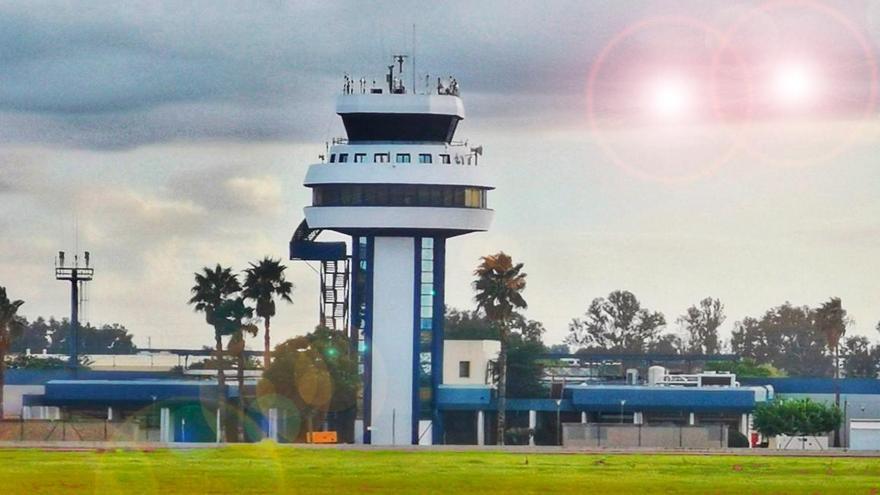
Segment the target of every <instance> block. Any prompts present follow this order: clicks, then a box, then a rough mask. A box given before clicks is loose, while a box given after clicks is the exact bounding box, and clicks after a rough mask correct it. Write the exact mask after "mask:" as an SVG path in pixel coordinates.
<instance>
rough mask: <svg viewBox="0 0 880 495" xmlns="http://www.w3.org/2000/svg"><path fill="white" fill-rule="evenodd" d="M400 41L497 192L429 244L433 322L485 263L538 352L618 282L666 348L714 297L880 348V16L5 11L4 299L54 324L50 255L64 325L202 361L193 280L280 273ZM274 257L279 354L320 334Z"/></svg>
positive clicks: (336, 6)
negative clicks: (192, 350)
mask: <svg viewBox="0 0 880 495" xmlns="http://www.w3.org/2000/svg"><path fill="white" fill-rule="evenodd" d="M413 25H415V26H416V68H417V72H418V74H419V77H420V78H421V77H423V75H424V74H425V73H428V74H431V75H432V77H436V76H438V75H444V76H446V75H449V74H453V75H455V77H456V79H457V80H458V81H459V83H460V86H461V90H462V97H463V99H464V103H465V106H466V111H467V119H466V120H465V121H464V122H463V123H462V125H460V126H459V130H458V132H457V136H456V137H457V138H459V139H467V140H469V142H471V143H472V144H481V145H483V146H484V149H485V155H484V156H483V159H482V160H481V164H480V166H485V167H488V168H489V169H490V170H491V173H492V174H493V176H494V177H495V182H496V186H497V189H496V190H495V191H493V192H492V193H491V194H490V196H489V202H490V203H489V204H490V207H492V208H493V209H495V211H496V216H495V222H494V224H493V226H492V228H491V230H490V231H489V232H486V233H479V234H471V235H467V236H462V237H457V238H454V239H452V240H451V241H450V242H449V244H448V252H447V256H448V259H447V303H448V304H449V305H450V306H453V307H457V308H462V309H469V308H472V307H473V306H474V303H473V293H472V290H471V286H470V282H471V279H472V271H473V269H474V267H475V265H476V264H477V262H478V259H479V257H480V256H481V255H484V254H488V253H493V252H497V251H499V250H503V251H505V252H507V253H509V254H511V255H512V256H513V257H514V259H515V260H517V261H521V262H523V263H524V264H525V271H526V272H527V273H528V286H527V289H526V293H525V296H526V299H527V300H528V303H529V308H528V311H527V316H528V317H529V318H532V319H535V320H539V321H542V322H543V323H544V324H545V326H546V328H547V335H546V336H545V341H547V342H548V343H556V342H560V341H561V340H562V339H563V338H564V337H565V335H566V334H567V329H568V323H569V322H570V321H571V319H572V318H576V317H578V316H579V315H581V314H582V313H583V312H584V310H585V309H586V308H587V306H588V305H589V303H590V301H591V300H592V299H593V298H596V297H602V296H606V295H607V294H608V293H609V292H610V291H612V290H616V289H627V290H630V291H632V292H634V293H635V294H636V296H637V297H638V298H639V299H640V300H641V301H642V303H643V304H644V305H645V306H646V307H648V308H650V309H653V310H658V311H661V312H663V313H664V314H665V315H666V318H667V321H668V322H669V324H668V326H667V329H668V331H671V332H680V328H679V326H678V325H677V324H676V323H675V320H676V318H677V317H678V315H681V314H682V313H683V312H684V311H685V309H686V308H687V307H688V306H689V305H691V304H695V303H697V302H698V301H699V300H700V299H702V298H704V297H708V296H711V297H717V298H719V299H721V301H722V302H723V303H724V304H725V307H726V313H727V315H728V319H727V321H726V322H725V324H724V325H723V326H722V336H723V337H724V338H727V337H728V336H729V332H730V330H731V329H732V328H733V325H734V323H735V322H736V321H738V320H741V319H742V318H744V317H746V316H760V315H761V314H762V313H763V312H764V311H765V310H767V309H768V308H770V307H772V306H775V305H779V304H782V303H784V302H786V301H790V302H791V303H793V304H797V305H810V306H816V305H818V304H820V303H821V302H823V301H824V300H827V299H828V298H829V297H831V296H837V297H841V298H842V300H843V304H844V307H845V308H846V309H847V310H848V311H849V314H850V316H851V317H852V318H853V320H854V323H853V325H852V326H851V327H850V330H849V332H850V333H852V334H859V335H867V336H870V337H871V338H872V339H874V340H877V339H876V337H880V334H877V332H876V330H875V326H876V325H877V324H878V321H880V256H878V253H880V195H878V194H877V187H878V184H880V159H878V157H880V125H878V121H877V115H876V114H877V101H876V100H877V85H878V80H877V79H878V76H877V61H876V58H877V54H878V49H877V46H878V43H880V1H878V0H860V1H840V2H827V3H820V2H808V1H784V2H769V3H766V2H731V1H696V0H695V1H675V0H667V1H664V2H648V1H643V2H638V1H629V2H620V1H617V0H610V1H591V2H575V1H572V2H564V1H554V2H540V3H539V2H518V3H513V2H509V1H481V2H403V1H395V2H370V1H357V2H330V1H314V2H310V1H296V2H280V1H276V2H269V1H267V2H251V3H248V4H246V5H245V4H241V3H237V2H219V1H212V2H168V3H160V2H124V3H122V4H120V3H119V2H101V1H93V2H80V3H74V2H63V1H62V2H58V1H55V2H39V1H36V2H35V1H27V2H0V285H2V286H6V287H7V290H8V292H9V294H10V296H11V297H13V298H18V299H24V300H25V301H26V304H25V305H24V306H23V307H22V310H21V313H23V314H24V315H25V316H27V317H28V318H34V317H36V316H45V317H48V316H51V315H54V316H56V317H62V316H66V315H67V314H68V313H69V295H68V287H67V286H65V285H64V284H63V283H61V282H57V281H55V280H54V277H53V260H54V257H55V255H56V253H57V252H58V251H60V250H65V251H67V252H68V253H72V252H74V251H76V250H77V249H79V251H83V250H89V251H90V252H91V253H92V260H93V265H94V266H95V268H96V276H95V280H94V281H93V282H92V283H90V284H89V286H88V291H87V301H86V303H85V310H84V320H85V321H90V322H92V323H95V324H99V323H109V322H118V323H120V324H123V325H125V326H126V327H127V328H129V329H130V330H131V331H132V333H133V334H134V335H135V343H136V344H137V345H139V346H142V347H144V346H146V345H147V344H148V342H149V343H151V344H152V345H153V346H154V347H200V346H202V345H210V344H211V340H212V330H211V329H210V327H208V326H207V325H206V324H205V323H204V319H203V317H202V316H200V315H198V314H196V313H194V312H193V311H192V309H191V308H190V307H189V306H187V304H186V301H187V299H188V297H189V289H190V287H191V286H192V283H193V272H195V271H196V270H198V269H200V267H202V266H205V265H213V264H215V263H221V264H223V265H226V266H232V267H234V268H235V269H237V270H241V269H244V268H246V267H247V264H248V262H251V261H254V260H257V259H260V258H262V257H263V256H272V257H276V258H282V259H284V258H286V254H287V248H288V246H287V245H288V241H289V239H290V236H291V235H292V233H293V230H294V229H295V227H296V226H297V224H298V223H299V222H300V221H301V219H302V217H303V215H302V208H303V207H304V206H306V205H307V204H308V202H309V200H310V195H309V194H308V190H307V189H306V188H304V187H303V186H302V179H303V177H304V174H305V171H306V168H307V167H308V165H309V164H311V163H314V162H316V161H317V156H318V155H319V154H321V153H323V151H324V146H325V144H324V143H325V142H326V141H328V140H330V139H331V138H333V137H339V136H342V135H343V134H344V131H343V129H342V126H341V123H340V121H339V118H338V116H336V115H335V114H334V98H335V95H336V94H338V93H339V92H340V91H341V88H342V82H343V75H344V74H345V73H348V74H351V75H353V76H354V77H360V76H365V77H367V78H368V79H373V78H375V79H379V80H381V78H382V77H383V73H384V66H386V65H387V64H388V63H390V62H389V61H390V57H391V55H392V54H393V53H410V54H411V53H412V50H413V47H412V39H413ZM324 235H325V236H327V238H328V239H331V238H332V234H330V235H328V234H324ZM287 264H288V277H289V278H290V279H291V280H292V281H293V282H294V284H295V285H296V288H295V291H294V296H293V297H294V303H293V304H292V305H280V306H279V308H278V316H277V318H276V319H275V320H273V325H272V331H273V339H274V340H275V341H276V342H279V341H281V340H282V339H285V338H289V337H292V336H294V335H298V334H302V333H305V332H308V331H310V330H311V329H313V328H314V326H315V324H316V323H317V320H318V290H317V288H318V280H317V276H316V275H315V273H314V272H313V271H312V268H311V267H309V266H307V265H306V264H305V263H302V262H287ZM148 339H149V340H148ZM259 342H261V339H256V340H254V341H253V342H251V343H250V347H252V348H259V346H260V343H259Z"/></svg>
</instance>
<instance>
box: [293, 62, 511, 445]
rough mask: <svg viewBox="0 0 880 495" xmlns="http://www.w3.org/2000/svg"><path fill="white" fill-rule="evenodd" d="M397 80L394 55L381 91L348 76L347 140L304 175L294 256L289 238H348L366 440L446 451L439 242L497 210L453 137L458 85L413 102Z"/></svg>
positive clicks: (472, 151) (478, 225) (482, 225)
mask: <svg viewBox="0 0 880 495" xmlns="http://www.w3.org/2000/svg"><path fill="white" fill-rule="evenodd" d="M395 69H397V70H396V71H395ZM402 76H403V57H395V64H393V65H390V66H388V73H387V75H386V81H385V83H386V84H384V85H381V86H378V87H377V86H376V85H375V83H374V84H373V86H372V87H371V86H370V85H369V84H368V83H367V81H366V80H365V79H360V80H355V79H352V78H349V77H346V78H345V84H344V87H343V94H341V95H340V96H339V97H338V100H337V102H336V113H337V114H339V116H340V117H342V122H343V124H344V126H345V131H346V134H347V139H336V140H334V141H333V142H332V145H331V146H329V148H328V150H327V155H326V156H324V157H323V160H322V163H316V164H313V165H311V166H310V167H309V169H308V172H307V174H306V179H305V186H306V187H309V188H311V190H312V205H311V206H308V207H306V208H305V221H304V222H303V224H301V225H300V229H298V230H297V234H295V235H294V239H293V241H292V242H291V256H292V257H295V253H294V243H295V242H297V238H299V239H301V240H307V241H311V240H313V239H314V237H315V234H314V232H319V231H320V230H323V229H327V230H333V231H336V232H340V233H343V234H345V235H349V236H351V246H352V247H351V256H350V259H351V266H352V269H351V276H350V277H346V278H349V279H350V281H351V282H350V284H348V287H350V301H351V304H350V305H347V306H350V315H349V317H348V318H347V319H348V320H349V321H350V323H349V324H350V329H349V330H350V332H351V335H352V336H353V337H355V338H357V339H358V340H359V341H360V346H359V347H360V349H361V351H362V360H363V377H364V383H363V386H364V401H363V424H364V431H363V435H364V436H363V438H364V442H365V443H371V444H375V445H391V444H397V445H401V444H418V443H420V442H421V443H427V442H426V441H427V440H429V439H432V442H431V443H441V442H442V438H443V433H442V432H443V425H442V421H441V417H440V414H439V412H438V410H437V408H436V405H435V401H434V399H435V397H436V396H437V389H438V387H439V385H440V384H441V381H442V374H443V366H442V362H443V355H442V353H443V305H444V272H445V258H446V247H447V242H446V241H447V239H449V238H451V237H455V236H458V235H462V234H467V233H469V232H478V231H485V230H487V229H488V228H489V225H490V224H491V221H492V216H493V213H494V212H493V211H492V210H490V209H489V207H488V205H487V202H486V198H487V193H488V191H489V190H491V189H493V187H492V185H491V183H490V181H489V176H488V174H487V173H486V170H485V169H484V168H483V167H482V164H478V161H479V158H480V156H481V155H482V148H476V147H470V146H468V144H467V143H466V142H464V143H463V142H456V141H454V140H453V138H454V135H455V130H456V127H457V125H458V123H459V122H460V121H461V120H462V119H463V118H464V106H463V104H462V101H461V98H459V94H458V83H457V82H456V81H455V79H452V78H449V79H447V80H439V79H438V80H437V81H436V86H434V85H433V81H431V88H430V90H426V91H424V92H423V93H420V92H415V91H412V90H410V89H409V88H406V87H405V86H404V78H403V77H402ZM413 81H415V79H413ZM428 81H429V80H428V79H427V78H426V79H423V80H422V82H423V83H424V85H425V86H428ZM315 244H316V245H317V244H332V243H315ZM301 245H307V243H301ZM331 248H332V246H331ZM335 249H336V253H335V254H334V255H333V256H337V257H339V258H341V257H342V256H341V254H340V253H339V249H340V247H339V245H337V246H336V248H335ZM341 249H344V247H343V248H341ZM333 256H330V257H333ZM300 259H307V258H305V257H301V258H300ZM333 268H335V265H334V266H332V267H331V269H333ZM346 271H347V270H346ZM322 278H323V277H322ZM333 279H334V277H333V276H332V274H331V275H330V276H329V278H327V280H329V281H330V282H328V285H326V286H325V284H324V283H323V281H322V290H323V291H325V292H324V293H325V294H331V291H333V290H337V291H340V290H342V289H339V287H345V286H346V283H345V282H339V283H334V282H333ZM346 290H348V289H346ZM338 297H341V294H340V296H338ZM325 302H326V301H325ZM328 311H329V312H332V311H333V309H332V307H330V309H329V310H328ZM347 311H348V310H347V308H344V307H343V308H341V309H337V314H343V315H344V314H345V313H346V312H347ZM322 316H324V313H323V311H322ZM330 316H333V315H332V314H331V315H330Z"/></svg>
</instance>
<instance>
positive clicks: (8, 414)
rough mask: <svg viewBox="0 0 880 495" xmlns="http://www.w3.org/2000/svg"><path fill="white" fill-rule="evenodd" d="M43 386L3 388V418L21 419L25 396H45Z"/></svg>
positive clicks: (9, 386)
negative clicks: (23, 397) (22, 402)
mask: <svg viewBox="0 0 880 495" xmlns="http://www.w3.org/2000/svg"><path fill="white" fill-rule="evenodd" d="M45 393H46V387H45V386H43V385H5V386H4V387H3V417H5V418H6V419H17V418H20V417H21V401H22V396H24V395H45Z"/></svg>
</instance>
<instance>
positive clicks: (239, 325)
mask: <svg viewBox="0 0 880 495" xmlns="http://www.w3.org/2000/svg"><path fill="white" fill-rule="evenodd" d="M253 317H254V310H253V308H249V307H247V306H245V304H244V299H243V298H241V297H236V298H235V299H226V300H224V301H223V302H222V303H220V306H218V307H217V311H216V313H215V314H214V318H215V320H216V321H218V322H219V324H220V325H222V326H223V327H224V328H223V334H224V335H229V344H228V345H227V349H228V351H229V355H230V356H232V357H234V358H235V361H236V377H237V378H238V404H237V405H238V418H239V419H238V420H237V421H236V424H237V426H238V428H237V430H238V441H239V442H243V441H244V421H243V418H244V417H245V405H244V368H245V362H246V359H245V352H244V351H245V337H246V336H248V335H250V336H252V337H254V336H256V335H257V333H258V332H259V329H258V328H257V326H256V325H254V324H253V323H251V320H252V319H253Z"/></svg>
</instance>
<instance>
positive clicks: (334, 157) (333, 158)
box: [330, 153, 336, 163]
mask: <svg viewBox="0 0 880 495" xmlns="http://www.w3.org/2000/svg"><path fill="white" fill-rule="evenodd" d="M330 163H336V153H331V154H330Z"/></svg>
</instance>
